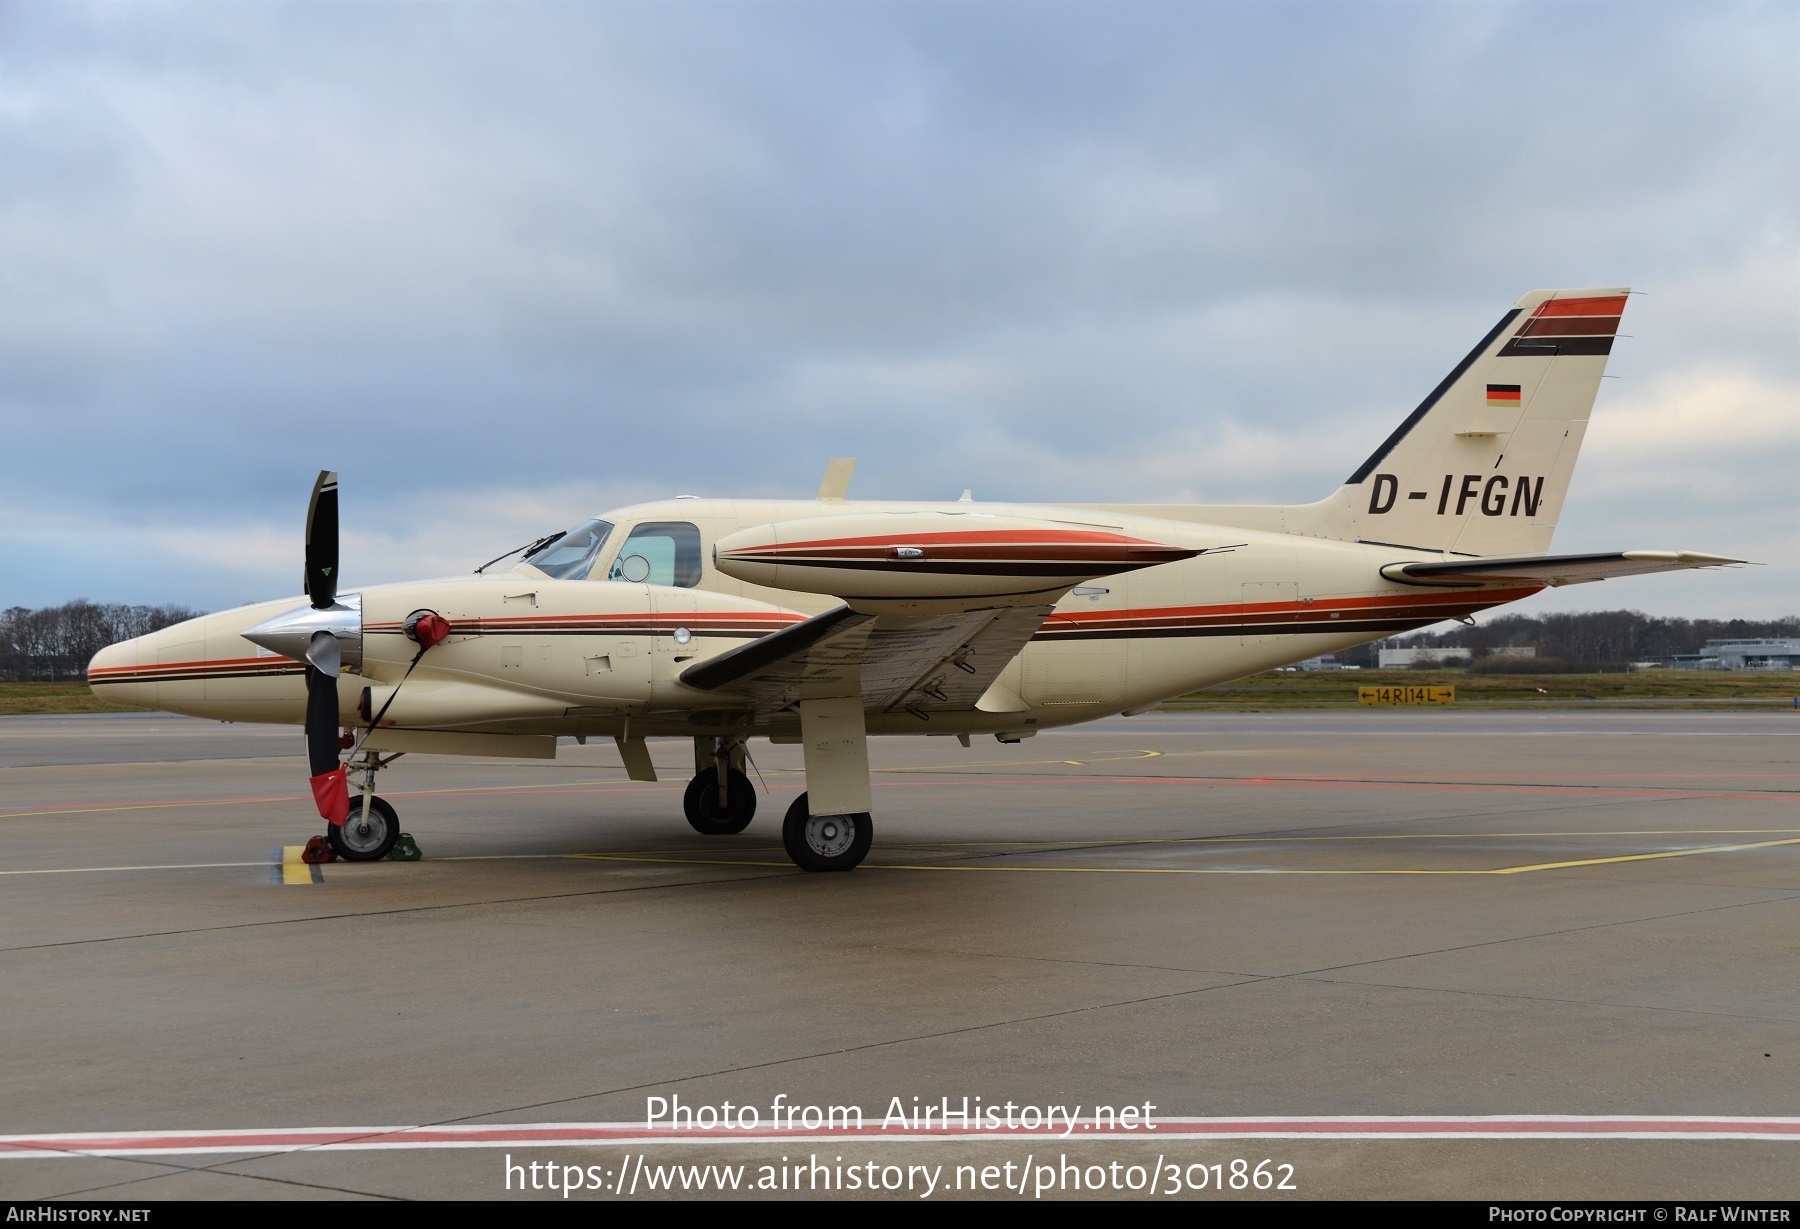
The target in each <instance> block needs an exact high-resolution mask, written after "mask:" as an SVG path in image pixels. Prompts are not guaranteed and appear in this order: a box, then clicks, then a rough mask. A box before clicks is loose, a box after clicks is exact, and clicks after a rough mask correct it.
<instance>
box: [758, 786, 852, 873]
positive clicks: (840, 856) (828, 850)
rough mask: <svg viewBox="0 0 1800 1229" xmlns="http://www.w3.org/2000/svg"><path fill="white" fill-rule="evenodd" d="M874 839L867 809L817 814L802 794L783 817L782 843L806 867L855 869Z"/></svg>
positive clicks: (828, 869)
mask: <svg viewBox="0 0 1800 1229" xmlns="http://www.w3.org/2000/svg"><path fill="white" fill-rule="evenodd" d="M874 839H875V821H874V820H873V819H871V818H870V816H869V813H868V812H867V811H859V812H857V813H856V814H853V815H814V814H813V813H812V812H811V811H810V810H808V809H807V803H806V795H805V794H801V795H800V796H799V797H798V798H796V799H794V802H793V805H792V806H790V807H788V810H787V817H786V818H784V819H783V820H782V821H781V843H782V845H784V846H786V848H787V853H788V857H790V858H792V859H793V860H794V865H795V866H798V867H799V868H800V869H801V870H803V871H848V870H854V869H855V868H856V866H857V864H858V863H859V862H861V861H862V860H863V858H864V856H866V855H867V854H868V852H869V843H870V842H871V841H873V840H874Z"/></svg>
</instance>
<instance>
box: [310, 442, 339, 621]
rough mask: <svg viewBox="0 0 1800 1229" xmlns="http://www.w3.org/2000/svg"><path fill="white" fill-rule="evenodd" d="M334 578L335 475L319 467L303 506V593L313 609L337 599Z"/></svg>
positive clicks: (336, 562) (320, 607)
mask: <svg viewBox="0 0 1800 1229" xmlns="http://www.w3.org/2000/svg"><path fill="white" fill-rule="evenodd" d="M337 581H338V476H337V471H335V470H329V469H322V470H320V471H319V480H318V481H317V482H315V483H313V493H312V503H311V504H309V505H308V506H307V509H306V596H307V598H308V599H309V600H310V601H311V602H312V604H313V609H314V610H326V609H329V608H330V606H331V604H332V603H333V602H335V601H336V600H337Z"/></svg>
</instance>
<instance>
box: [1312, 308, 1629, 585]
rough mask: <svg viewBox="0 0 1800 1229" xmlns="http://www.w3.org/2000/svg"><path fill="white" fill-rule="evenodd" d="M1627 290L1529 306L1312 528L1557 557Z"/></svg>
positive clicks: (1428, 546)
mask: <svg viewBox="0 0 1800 1229" xmlns="http://www.w3.org/2000/svg"><path fill="white" fill-rule="evenodd" d="M1628 293H1629V292H1628V291H1627V290H1625V289H1623V288H1618V289H1603V290H1534V291H1532V292H1531V293H1530V294H1528V295H1526V296H1525V297H1524V298H1522V299H1520V300H1519V302H1518V303H1517V305H1515V306H1514V307H1513V309H1512V310H1511V311H1509V312H1507V313H1506V315H1505V316H1503V317H1501V319H1500V323H1499V324H1497V325H1495V326H1494V327H1493V329H1492V331H1490V332H1489V333H1488V335H1487V336H1486V337H1484V338H1482V339H1481V343H1480V344H1479V345H1477V346H1476V347H1475V348H1474V349H1473V350H1471V351H1470V352H1469V355H1468V357H1467V358H1465V359H1463V361H1462V362H1461V363H1459V364H1458V365H1457V367H1456V369H1455V370H1454V371H1452V372H1451V373H1450V374H1449V375H1447V376H1445V377H1444V382H1443V383H1442V384H1439V385H1438V386H1437V387H1436V388H1435V389H1433V390H1432V393H1431V395H1430V396H1429V397H1427V398H1425V400H1424V401H1423V402H1422V403H1420V405H1419V408H1418V409H1416V410H1414V411H1413V412H1412V413H1411V414H1410V415H1409V416H1408V417H1407V419H1406V421H1405V422H1403V423H1401V424H1400V426H1399V427H1398V429H1396V430H1395V431H1394V433H1393V434H1392V435H1390V436H1389V437H1388V438H1387V441H1386V442H1385V443H1383V444H1382V445H1381V447H1379V448H1377V449H1376V450H1375V452H1374V453H1373V455H1371V456H1370V457H1369V459H1368V460H1367V461H1364V462H1363V463H1362V465H1360V466H1359V467H1358V468H1357V470H1356V472H1355V473H1354V474H1351V475H1350V477H1349V479H1348V480H1347V481H1346V482H1345V483H1344V485H1343V486H1342V487H1340V488H1338V490H1337V492H1336V494H1334V495H1332V496H1331V497H1330V498H1329V499H1326V500H1324V501H1322V502H1321V503H1319V504H1314V505H1312V506H1311V507H1310V508H1309V509H1307V510H1306V511H1308V512H1310V513H1312V514H1313V515H1312V516H1310V517H1307V518H1306V519H1307V520H1308V521H1310V522H1311V525H1310V526H1309V528H1310V530H1311V532H1315V533H1322V534H1325V535H1327V536H1331V537H1350V538H1355V539H1357V540H1360V541H1364V542H1380V543H1384V544H1387V545H1391V546H1408V547H1416V548H1419V549H1423V550H1434V551H1448V552H1453V553H1455V554H1459V555H1531V554H1541V553H1543V552H1544V551H1545V550H1547V549H1549V546H1550V538H1551V535H1552V534H1553V533H1554V532H1555V530H1556V518H1557V516H1558V514H1559V513H1560V512H1561V511H1562V503H1563V495H1564V493H1565V492H1567V490H1568V489H1569V476H1570V474H1571V473H1572V472H1573V471H1574V468H1575V455H1576V453H1578V452H1579V451H1580V449H1581V437H1582V434H1583V433H1584V432H1585V430H1586V429H1587V419H1588V412H1589V411H1590V410H1592V409H1593V407H1594V395H1595V393H1596V392H1597V391H1598V390H1599V388H1600V377H1601V374H1602V373H1603V372H1604V371H1605V369H1606V356H1607V355H1608V354H1609V353H1611V351H1612V343H1613V337H1614V335H1615V334H1616V333H1617V332H1618V328H1619V318H1620V316H1621V315H1622V314H1623V313H1624V311H1625V296H1626V295H1627V294H1628ZM1296 511H1299V510H1298V509H1296Z"/></svg>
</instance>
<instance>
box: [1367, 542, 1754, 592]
mask: <svg viewBox="0 0 1800 1229" xmlns="http://www.w3.org/2000/svg"><path fill="white" fill-rule="evenodd" d="M1742 562H1744V561H1743V560H1742V559H1728V558H1726V557H1725V556H1724V555H1702V554H1700V553H1699V552H1697V551H1680V550H1627V551H1614V552H1611V553H1609V554H1604V555H1537V556H1522V557H1517V558H1510V559H1468V560H1456V561H1454V562H1449V563H1426V562H1415V563H1390V564H1388V565H1387V566H1386V567H1384V568H1382V569H1381V574H1382V575H1383V576H1385V577H1387V578H1388V579H1389V580H1397V581H1400V582H1401V583H1403V584H1409V585H1443V586H1453V587H1464V588H1481V587H1485V586H1489V585H1493V586H1497V587H1504V586H1513V585H1550V586H1557V585H1579V584H1582V583H1584V582H1586V581H1590V580H1608V579H1611V578H1612V577H1616V576H1643V575H1647V574H1649V573H1651V572H1677V571H1680V570H1682V569H1683V568H1716V567H1722V566H1724V565H1726V564H1729V563H1742Z"/></svg>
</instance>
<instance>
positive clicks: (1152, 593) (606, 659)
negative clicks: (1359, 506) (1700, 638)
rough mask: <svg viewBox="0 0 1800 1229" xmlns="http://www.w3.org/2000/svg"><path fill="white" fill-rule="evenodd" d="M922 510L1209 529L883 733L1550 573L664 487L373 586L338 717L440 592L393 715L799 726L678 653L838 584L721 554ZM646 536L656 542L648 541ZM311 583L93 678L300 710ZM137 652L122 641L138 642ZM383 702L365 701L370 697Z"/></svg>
mask: <svg viewBox="0 0 1800 1229" xmlns="http://www.w3.org/2000/svg"><path fill="white" fill-rule="evenodd" d="M920 512H929V513H935V514H938V515H941V516H942V517H943V518H944V520H945V523H946V524H948V525H953V526H970V527H979V526H980V524H981V522H982V521H983V519H984V518H996V517H1020V518H1029V519H1031V520H1034V521H1043V522H1053V523H1056V524H1059V525H1067V526H1071V527H1076V528H1082V529H1103V530H1110V531H1114V532H1119V533H1123V534H1127V535H1131V536H1134V537H1140V538H1144V539H1148V540H1151V541H1156V542H1162V543H1167V544H1170V545H1175V546H1183V547H1189V548H1194V549H1200V550H1203V551H1204V552H1205V553H1203V554H1200V555H1197V556H1196V557H1194V558H1191V559H1186V560H1183V561H1180V562H1175V563H1167V564H1161V565H1158V566H1154V567H1147V568H1144V569H1142V570H1140V571H1134V572H1129V573H1125V574H1122V575H1117V576H1108V577H1104V578H1101V579H1100V580H1097V581H1095V582H1094V583H1093V584H1091V585H1083V586H1080V587H1078V588H1076V589H1075V591H1074V592H1072V593H1069V594H1067V595H1066V596H1064V597H1063V598H1062V599H1061V600H1060V601H1058V602H1057V603H1056V606H1055V609H1054V611H1053V612H1052V613H1051V615H1050V616H1049V617H1048V618H1047V619H1046V620H1045V621H1044V623H1043V625H1042V627H1041V628H1039V630H1038V631H1037V632H1036V634H1035V635H1034V636H1033V637H1032V639H1031V640H1030V642H1029V643H1028V644H1027V645H1026V647H1025V649H1024V651H1023V652H1022V653H1020V654H1019V656H1018V657H1017V658H1015V659H1014V660H1013V661H1012V662H1011V663H1010V664H1008V665H1007V666H1006V668H1005V669H1004V670H1003V671H1001V672H1000V674H999V676H998V678H997V679H996V680H995V682H994V684H993V686H992V687H991V688H990V689H989V691H988V693H987V694H986V695H985V696H983V698H982V701H981V703H980V704H979V705H977V706H976V707H975V708H973V709H968V710H965V711H962V712H954V713H951V712H932V713H930V714H929V715H928V716H925V717H921V716H919V715H916V714H915V713H912V712H908V711H904V710H900V709H897V710H895V711H890V712H881V713H876V712H871V713H870V714H869V716H868V729H869V733H871V734H878V733H879V734H942V735H953V734H988V733H991V734H996V735H1000V736H1003V737H1009V738H1011V737H1020V736H1026V735H1029V734H1031V733H1033V732H1035V731H1036V730H1039V729H1045V728H1049V727H1052V726H1059V725H1067V724H1072V723H1076V722H1082V721H1089V720H1093V719H1094V718H1097V717H1103V716H1108V715H1111V714H1116V713H1122V712H1134V711H1140V710H1143V709H1146V708H1149V707H1151V706H1154V705H1155V704H1156V703H1158V702H1159V701H1161V700H1164V699H1166V698H1168V697H1171V696H1176V695H1181V694H1184V693H1187V692H1191V691H1194V690H1197V689H1200V688H1204V687H1208V686H1212V685H1214V684H1217V683H1222V682H1226V681H1228V680H1231V679H1234V678H1240V677H1243V676H1245V675H1249V674H1254V673H1257V672H1259V671H1262V670H1267V669H1270V668H1272V667H1275V666H1280V665H1285V664H1288V663H1290V662H1294V661H1299V660H1304V659H1305V658H1309V657H1313V656H1317V655H1319V654H1323V653H1330V652H1334V651H1337V650H1341V649H1345V648H1349V647H1351V646H1354V645H1357V644H1362V643H1366V642H1368V641H1370V640H1374V639H1378V638H1381V637H1384V636H1390V635H1395V634H1398V633H1400V632H1404V631H1408V630H1411V629H1414V628H1418V627H1422V626H1426V625H1428V624H1431V623H1434V622H1438V621H1440V620H1444V619H1454V618H1465V617H1467V616H1469V615H1471V614H1473V613H1475V612H1477V611H1480V610H1484V609H1488V608H1490V607H1492V606H1495V605H1499V604H1502V603H1505V602H1510V601H1515V600H1517V599H1519V598H1522V597H1527V596H1530V595H1531V594H1532V593H1535V592H1537V591H1538V589H1539V588H1540V586H1535V585H1532V586H1524V587H1516V588H1504V589H1494V588H1485V589H1476V590H1472V589H1444V588H1429V587H1422V586H1418V585H1411V584H1403V583H1396V582H1394V581H1391V580H1388V579H1385V578H1384V577H1383V576H1382V574H1381V569H1382V568H1383V567H1384V566H1386V565H1390V564H1394V563H1396V562H1403V561H1409V560H1420V559H1426V560H1438V559H1442V558H1444V556H1443V555H1442V554H1439V553H1436V552H1428V551H1419V550H1408V549H1405V548H1396V547H1390V546H1375V545H1370V544H1367V543H1359V542H1348V541H1337V540H1331V539H1327V538H1318V537H1308V536H1302V535H1297V534H1292V533H1278V532H1269V531H1266V530H1260V529H1249V528H1242V527H1238V526H1234V525H1221V524H1209V523H1205V522H1196V521H1191V520H1176V519H1171V518H1168V517H1163V516H1144V515H1140V514H1136V513H1133V512H1130V511H1129V510H1126V509H1119V508H1114V509H1102V508H1094V507H1085V508H1083V507H1069V506H1055V505H1028V504H1010V503H1006V504H1002V503H976V502H972V501H967V500H964V501H955V502H945V503H916V502H908V503H901V502H893V503H887V502H878V501H864V500H859V501H847V500H832V499H817V500H721V499H687V498H683V499H674V500H664V501H658V502H654V503H646V504H638V505H634V506H632V507H627V508H622V509H619V510H617V511H614V512H611V513H608V514H606V515H605V516H604V517H603V518H601V519H602V520H604V521H606V522H608V523H609V524H610V525H611V529H610V532H608V533H607V535H606V541H605V543H604V545H603V546H602V547H601V548H600V549H599V551H598V552H597V553H596V554H595V555H594V556H593V558H592V560H591V563H590V564H587V565H585V566H584V570H585V578H583V579H559V578H553V577H550V576H546V575H544V574H543V573H542V572H540V571H538V570H537V569H536V568H534V567H533V566H532V565H531V564H529V563H527V564H523V565H517V566H515V567H513V568H512V569H511V570H509V571H506V572H504V573H500V574H497V575H496V574H485V575H478V576H477V575H471V576H466V577H456V578H446V579H442V580H432V581H419V582H408V583H400V584H391V585H380V586H372V587H368V588H364V589H362V590H360V592H359V593H358V594H357V595H356V596H357V597H359V598H360V602H361V617H362V624H363V629H364V660H363V662H362V664H361V668H360V671H358V672H351V671H347V672H346V673H345V675H344V676H343V677H342V678H341V679H340V680H339V693H340V709H341V712H342V716H343V719H344V724H345V725H347V726H354V725H356V724H358V719H359V712H358V710H359V705H361V704H363V703H364V700H363V693H364V689H365V688H367V689H369V690H370V692H371V697H370V699H371V700H372V703H373V706H374V707H376V708H379V707H380V705H381V703H382V702H383V700H384V699H385V698H386V695H387V694H388V693H389V692H391V689H392V686H393V685H394V684H396V683H398V682H399V679H400V677H401V675H402V674H404V672H405V670H406V667H407V663H408V662H409V661H410V659H411V655H412V648H413V646H412V645H410V644H408V643H406V642H405V641H404V640H403V639H402V638H401V637H400V636H399V635H398V631H399V626H400V621H401V620H402V619H404V618H405V617H406V615H407V614H409V613H410V612H413V611H415V610H418V609H426V608H428V609H431V610H435V611H437V612H439V613H440V614H442V615H443V616H444V617H446V618H447V619H449V620H450V622H451V625H452V628H453V634H452V636H451V637H450V639H449V640H448V641H447V642H446V643H445V644H443V645H442V646H440V647H438V648H436V649H434V650H433V653H432V655H431V656H429V657H427V658H426V659H424V660H423V661H422V662H421V664H420V665H419V667H418V668H417V670H416V672H415V674H414V675H413V677H412V678H411V679H409V680H408V682H407V684H406V688H405V694H404V696H403V697H401V702H400V704H399V705H397V706H396V707H395V708H394V709H393V711H392V714H391V715H390V716H389V717H388V718H387V719H386V721H385V724H386V725H388V726H390V727H392V726H399V727H403V728H407V729H414V730H435V731H460V732H478V733H485V734H512V735H526V736H533V737H534V739H541V738H543V737H544V736H550V735H580V736H584V737H585V736H588V735H597V736H608V735H610V736H621V735H629V736H645V735H693V736H705V735H718V734H723V733H727V732H729V733H732V734H735V735H736V736H738V737H743V736H746V735H750V734H758V735H768V736H771V737H774V738H777V739H782V740H784V741H785V740H786V739H788V738H791V737H796V736H797V731H798V721H797V718H794V717H792V716H791V715H783V714H780V713H772V714H771V713H751V714H747V713H745V712H744V711H743V710H742V709H741V708H740V707H737V706H734V705H732V704H731V703H729V702H728V701H724V700H723V699H721V698H713V697H708V696H707V695H705V694H704V693H700V692H697V691H694V690H693V689H692V688H689V687H686V686H685V685H683V684H682V683H681V682H680V681H679V675H680V674H681V673H682V671H683V670H685V669H686V668H688V667H689V666H690V665H692V664H693V663H695V662H699V661H704V660H706V659H707V658H709V657H712V656H714V655H716V654H718V653H721V652H724V651H726V650H729V649H732V648H735V647H737V646H739V645H742V644H744V643H746V642H748V641H750V640H753V639H755V638H757V637H759V636H762V635H765V634H767V633H768V632H770V631H774V630H778V629H779V628H781V627H784V626H788V625H790V624H792V623H797V622H799V621H801V620H802V619H804V618H805V617H807V616H811V615H816V614H819V613H821V612H823V611H825V610H827V609H830V608H831V607H834V606H836V605H838V604H839V600H838V599H837V598H835V597H831V596H826V595H822V594H817V593H806V592H797V591H793V590H785V589H774V588H768V587H765V586H761V585H756V584H750V583H746V582H744V581H742V580H739V579H736V578H734V577H732V576H730V575H728V574H726V573H725V572H722V571H720V570H719V569H718V568H717V567H716V566H715V564H714V561H713V557H712V551H713V546H714V544H715V543H717V542H718V541H720V540H721V539H723V538H727V537H730V536H731V535H733V534H736V533H739V532H741V531H743V530H746V529H750V528H753V527H755V526H760V525H766V524H769V523H771V522H794V521H802V520H806V519H809V518H825V517H842V516H844V515H846V514H847V513H854V514H856V515H859V516H870V515H873V516H880V515H883V514H896V515H898V514H916V513H920ZM645 527H650V532H651V533H652V534H653V535H660V536H658V537H657V539H656V540H657V541H659V542H660V541H661V540H662V538H669V539H671V540H679V541H680V542H682V543H683V544H684V546H685V548H686V551H687V553H688V554H689V555H692V554H693V551H692V543H694V542H697V543H698V555H697V562H698V566H697V567H695V566H693V565H692V563H691V562H690V564H689V566H688V567H687V568H686V569H685V570H676V565H675V562H674V560H673V558H672V557H664V558H658V559H656V560H654V563H655V565H656V567H657V568H658V569H659V574H658V575H652V576H650V577H648V578H647V579H646V580H634V579H627V576H629V575H631V573H630V572H629V571H627V572H625V573H623V574H621V573H620V568H619V561H620V559H621V557H623V556H625V555H626V545H627V544H628V543H630V542H632V541H633V540H634V537H635V538H636V540H637V541H640V542H641V541H644V540H645V539H644V538H642V537H641V536H637V535H639V534H640V531H643V530H644V528H645ZM655 553H656V552H653V551H644V552H642V553H641V554H640V558H641V555H642V554H655ZM608 576H616V577H617V578H615V579H611V580H608V579H605V578H606V577H608ZM658 581H661V582H664V583H656V582H658ZM670 581H673V582H675V583H667V582H670ZM346 596H347V597H348V596H350V595H348V594H347V595H346ZM301 600H302V599H299V598H287V599H282V600H279V601H275V602H269V603H263V604H259V605H256V606H252V607H244V608H241V609H238V610H233V611H226V612H222V613H220V614H216V615H210V616H206V617H204V618H201V619H197V620H193V621H192V622H189V623H185V624H182V625H180V626H178V627H175V628H170V629H167V630H166V631H164V632H161V633H157V634H156V635H155V636H152V637H145V638H141V639H140V640H138V641H133V642H128V643H127V644H126V645H120V646H115V647H114V648H113V649H109V650H107V651H106V652H105V653H103V654H102V657H101V658H97V659H96V661H95V664H94V669H93V670H92V671H91V678H92V681H94V682H95V683H96V684H97V685H100V686H101V687H102V688H103V693H104V694H106V695H108V696H109V697H112V698H116V699H118V700H119V701H121V702H125V703H131V702H136V703H141V704H144V705H146V706H148V707H154V708H160V709H166V710H170V711H174V712H181V713H187V714H190V715H193V716H198V717H210V718H215V719H218V720H224V721H265V722H266V721H291V722H299V721H301V720H302V718H303V715H304V708H305V687H304V682H303V679H302V674H303V672H304V667H303V666H302V665H301V664H300V663H298V662H296V661H294V660H292V659H290V658H287V657H282V656H278V655H275V654H271V653H268V652H267V651H266V650H257V649H256V648H255V647H254V646H252V645H251V644H249V643H248V642H247V641H245V640H244V639H243V638H242V635H241V633H242V632H243V631H244V630H245V629H247V628H249V627H251V626H253V625H255V624H257V623H259V622H261V621H262V620H264V619H266V618H268V617H270V616H271V615H274V614H277V613H279V612H280V611H282V610H286V609H289V608H292V607H294V606H295V605H296V604H297V603H299V602H300V601H301ZM127 655H129V656H130V658H131V660H123V659H124V658H125V657H126V656H127ZM370 716H371V714H370V713H368V712H362V713H361V714H360V719H361V720H362V721H363V722H366V721H367V720H368V719H369V717H370ZM397 749H399V748H397ZM418 749H424V748H423V746H419V747H418Z"/></svg>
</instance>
